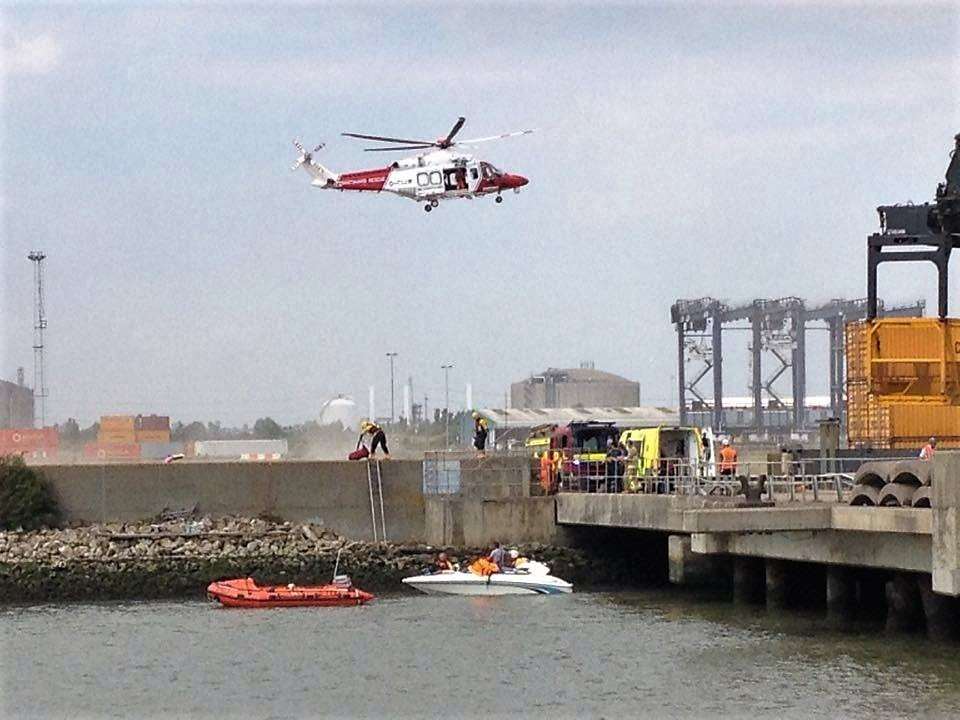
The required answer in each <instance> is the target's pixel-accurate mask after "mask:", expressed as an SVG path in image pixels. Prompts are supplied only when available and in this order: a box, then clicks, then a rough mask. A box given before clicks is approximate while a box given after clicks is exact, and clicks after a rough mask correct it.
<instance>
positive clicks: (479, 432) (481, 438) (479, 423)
mask: <svg viewBox="0 0 960 720" xmlns="http://www.w3.org/2000/svg"><path fill="white" fill-rule="evenodd" d="M488 432H489V428H488V426H487V419H486V418H485V417H483V416H481V415H480V413H478V412H476V411H474V413H473V446H474V447H475V448H476V449H477V453H478V454H480V455H482V454H483V453H484V451H485V450H486V447H487V434H488Z"/></svg>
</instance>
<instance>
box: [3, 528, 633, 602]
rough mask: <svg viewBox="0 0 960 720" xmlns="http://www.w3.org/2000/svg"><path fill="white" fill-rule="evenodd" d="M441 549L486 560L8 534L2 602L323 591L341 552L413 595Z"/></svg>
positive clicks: (579, 570) (286, 540)
mask: <svg viewBox="0 0 960 720" xmlns="http://www.w3.org/2000/svg"><path fill="white" fill-rule="evenodd" d="M518 549H519V550H521V552H522V553H523V554H525V555H527V556H529V557H534V558H536V559H539V560H541V561H543V562H546V563H547V564H549V565H550V566H551V568H552V569H553V572H554V573H555V574H556V575H558V576H560V577H563V578H564V579H567V580H569V581H570V582H573V583H574V585H575V586H578V587H589V586H596V585H611V584H617V583H619V582H622V581H623V580H624V579H625V578H626V577H628V573H629V568H627V567H625V566H624V563H623V562H622V561H621V560H618V559H615V558H604V557H595V556H591V554H590V553H589V552H587V551H584V550H581V549H575V548H568V547H557V546H548V545H536V544H531V545H521V546H519V548H518ZM440 550H445V551H446V552H447V553H448V554H449V555H451V556H452V557H453V558H455V559H459V560H460V561H461V562H463V561H469V560H471V559H472V558H474V557H476V556H478V555H479V554H481V553H482V552H484V549H482V548H437V547H431V546H429V545H413V544H396V543H367V542H358V541H353V540H349V539H347V538H344V537H341V536H338V535H336V534H335V533H331V532H330V531H329V530H326V529H324V528H322V527H319V526H313V525H301V524H291V523H289V522H271V521H268V520H263V519H260V518H222V519H216V520H213V519H211V518H206V517H205V518H198V519H183V520H168V521H165V522H154V523H147V522H144V523H135V524H129V523H128V524H121V523H110V524H104V525H92V526H88V527H81V528H68V529H63V530H38V531H33V532H23V531H12V532H0V602H4V603H24V602H27V603H36V602H51V601H60V600H134V599H155V598H189V597H202V596H203V594H204V590H205V588H206V586H207V585H208V584H209V583H210V582H212V581H213V580H218V579H223V578H227V577H247V576H250V577H254V578H256V579H257V580H258V581H261V582H267V583H288V582H295V583H300V584H312V583H324V582H329V580H330V577H331V574H332V572H333V568H334V563H335V562H336V557H337V553H338V551H339V552H340V553H341V557H340V572H345V573H347V574H349V575H350V576H351V577H352V578H353V580H354V583H355V584H356V585H357V586H359V587H362V588H364V589H365V590H369V591H373V592H380V593H383V592H393V591H407V588H406V586H404V585H403V584H402V583H401V580H402V579H403V578H404V577H409V576H412V575H417V574H419V573H420V571H421V570H422V569H423V568H424V567H426V566H428V565H429V564H430V562H431V561H432V559H433V558H434V557H435V555H436V553H437V552H439V551H440Z"/></svg>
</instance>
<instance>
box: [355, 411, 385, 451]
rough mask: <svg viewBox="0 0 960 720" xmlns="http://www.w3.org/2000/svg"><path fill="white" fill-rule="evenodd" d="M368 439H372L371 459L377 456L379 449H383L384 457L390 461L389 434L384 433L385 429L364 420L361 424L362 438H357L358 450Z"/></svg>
mask: <svg viewBox="0 0 960 720" xmlns="http://www.w3.org/2000/svg"><path fill="white" fill-rule="evenodd" d="M366 438H370V457H374V456H375V455H376V454H377V448H378V447H382V448H383V457H384V458H385V459H387V460H389V459H390V450H389V448H387V434H386V433H385V432H384V431H383V428H381V427H380V426H379V425H377V424H376V423H373V422H370V421H369V420H364V421H363V422H362V423H360V437H359V438H357V450H359V449H360V446H361V445H363V444H364V443H363V441H364V440H365V439H366Z"/></svg>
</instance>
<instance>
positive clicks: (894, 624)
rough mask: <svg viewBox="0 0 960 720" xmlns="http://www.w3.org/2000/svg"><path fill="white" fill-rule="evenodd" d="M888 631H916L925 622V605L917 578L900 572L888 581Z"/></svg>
mask: <svg viewBox="0 0 960 720" xmlns="http://www.w3.org/2000/svg"><path fill="white" fill-rule="evenodd" d="M886 591H887V631H888V632H909V631H911V630H916V629H917V627H919V626H920V623H921V622H922V620H923V605H922V603H921V601H920V589H919V588H918V587H917V582H916V577H915V576H914V575H912V574H910V573H903V572H898V573H894V574H893V577H891V578H890V579H889V580H887V587H886Z"/></svg>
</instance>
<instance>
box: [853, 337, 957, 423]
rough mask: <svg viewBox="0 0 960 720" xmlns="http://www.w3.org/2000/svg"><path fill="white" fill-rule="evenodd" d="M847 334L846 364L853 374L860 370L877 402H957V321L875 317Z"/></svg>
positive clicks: (858, 376) (945, 403)
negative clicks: (858, 332) (858, 330)
mask: <svg viewBox="0 0 960 720" xmlns="http://www.w3.org/2000/svg"><path fill="white" fill-rule="evenodd" d="M853 334H854V335H856V331H854V333H853ZM848 338H850V333H848ZM852 339H853V340H854V342H853V344H852V346H848V352H847V362H848V368H849V367H850V366H851V365H852V366H853V371H854V373H855V375H854V377H855V378H856V379H859V378H860V377H861V376H860V375H859V373H862V372H863V371H864V370H865V371H866V377H867V378H868V379H869V382H870V393H871V394H873V395H875V396H876V397H877V399H878V400H879V401H880V402H881V403H885V404H901V403H928V404H934V405H960V320H956V319H947V320H938V319H937V318H881V319H879V320H872V321H865V322H864V323H863V337H862V338H856V337H853V338H852ZM864 357H865V365H864V364H862V358H864Z"/></svg>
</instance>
